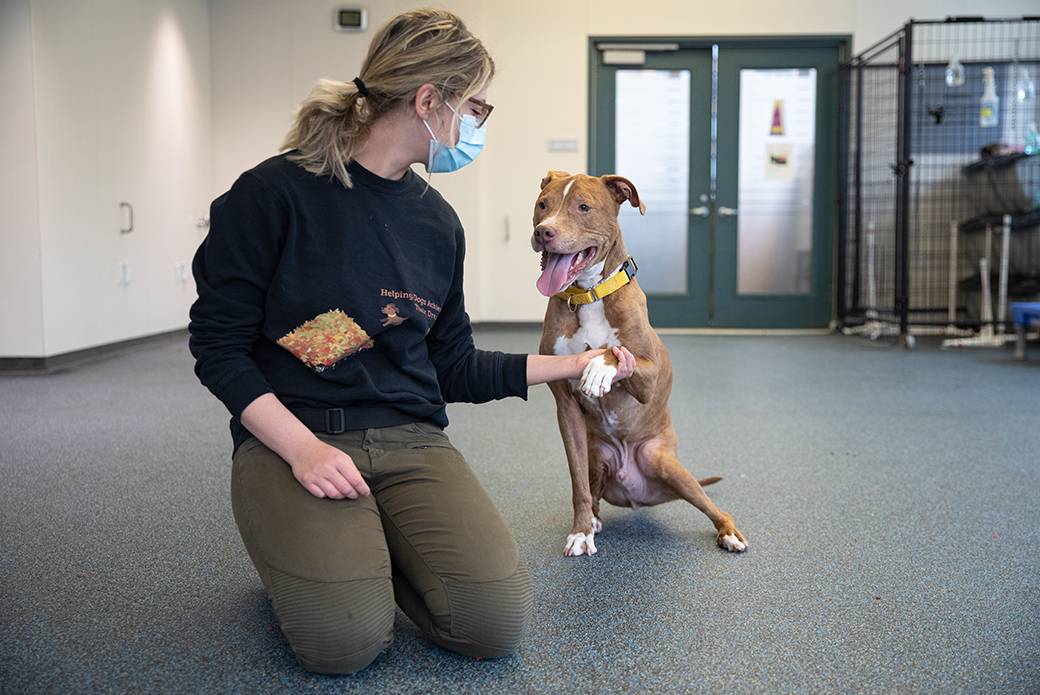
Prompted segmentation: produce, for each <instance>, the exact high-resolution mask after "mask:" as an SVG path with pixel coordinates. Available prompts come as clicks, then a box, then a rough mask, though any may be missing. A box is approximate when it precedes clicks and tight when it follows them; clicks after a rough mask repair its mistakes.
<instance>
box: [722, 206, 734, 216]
mask: <svg viewBox="0 0 1040 695" xmlns="http://www.w3.org/2000/svg"><path fill="white" fill-rule="evenodd" d="M736 216H737V209H736V208H725V207H721V206H720V207H719V217H736Z"/></svg>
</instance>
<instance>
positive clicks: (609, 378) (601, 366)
mask: <svg viewBox="0 0 1040 695" xmlns="http://www.w3.org/2000/svg"><path fill="white" fill-rule="evenodd" d="M615 376H617V367H611V366H609V365H608V364H607V361H606V359H604V357H603V355H600V356H599V357H593V358H592V359H591V360H589V363H588V364H587V365H585V371H584V372H583V373H582V375H581V384H580V385H579V388H581V392H582V393H584V394H585V395H586V396H588V397H589V398H599V397H601V396H602V395H603V394H605V393H607V392H609V391H610V384H611V383H612V382H613V381H614V377H615Z"/></svg>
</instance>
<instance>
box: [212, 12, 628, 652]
mask: <svg viewBox="0 0 1040 695" xmlns="http://www.w3.org/2000/svg"><path fill="white" fill-rule="evenodd" d="M493 72H494V66H493V63H492V60H491V58H490V56H489V54H488V52H487V50H486V49H485V47H484V46H483V45H482V44H481V42H480V41H479V40H478V39H476V38H475V37H474V36H473V35H472V34H470V33H469V32H468V31H467V29H466V27H465V26H464V24H463V23H462V21H461V20H460V19H459V18H458V17H456V16H455V15H453V14H451V13H448V12H444V11H438V10H417V11H414V12H407V13H404V14H402V15H399V16H397V17H395V18H393V19H391V20H390V21H389V22H388V23H387V24H386V25H384V26H383V27H382V28H381V29H380V30H379V32H378V33H377V34H376V36H375V37H374V38H373V41H372V45H371V47H370V49H369V52H368V56H367V57H366V59H365V61H364V63H363V65H362V68H361V74H360V76H359V77H358V78H357V79H355V80H354V81H353V82H350V83H338V82H328V81H323V82H321V83H320V84H319V85H318V86H317V87H316V88H315V90H314V91H313V92H312V94H311V95H310V97H309V98H308V99H307V100H306V101H305V102H304V104H303V105H302V106H301V108H300V110H299V112H298V114H297V118H296V122H295V125H294V126H293V128H292V130H291V131H290V132H289V135H288V137H287V138H286V141H285V143H284V145H283V150H288V152H287V153H285V154H282V155H280V156H277V157H274V158H272V159H270V160H268V161H266V162H263V163H262V164H260V165H259V166H257V167H256V168H254V169H252V170H250V171H247V172H246V173H244V174H243V175H242V176H241V177H240V178H239V179H238V181H236V182H235V184H234V185H233V186H232V188H231V189H230V190H229V191H228V192H227V193H226V194H224V195H223V196H221V197H220V198H218V199H217V200H216V201H214V203H213V206H212V210H211V216H210V217H211V223H212V227H211V231H210V234H209V236H208V238H207V239H206V240H205V242H204V243H203V244H202V246H201V247H200V248H199V251H198V253H197V255H196V258H195V263H194V272H195V278H196V281H197V285H198V292H199V298H198V301H197V302H196V303H195V304H194V306H193V307H192V312H191V334H192V337H191V349H192V353H193V354H194V355H195V357H196V360H197V363H196V373H197V374H198V375H199V378H200V380H201V381H202V382H203V383H204V384H205V385H206V386H207V387H208V388H210V389H211V390H212V391H213V393H214V394H215V395H216V396H217V397H218V398H220V399H221V400H222V401H223V402H224V403H225V405H226V406H227V407H228V409H229V410H230V411H231V414H232V421H231V430H232V435H233V439H234V446H235V453H234V457H233V467H232V505H233V509H234V515H235V521H236V523H237V525H238V528H239V531H240V532H241V535H242V539H243V541H244V543H245V546H246V549H247V550H248V552H249V556H250V558H251V559H252V561H253V563H254V565H255V566H256V569H257V572H258V573H259V575H260V578H261V580H262V581H263V584H264V587H265V588H266V590H267V592H268V595H269V596H270V598H271V602H272V605H273V608H274V611H275V614H276V616H277V618H278V621H279V624H280V626H281V629H282V631H283V632H284V633H285V636H286V638H287V639H288V641H289V644H290V645H291V646H292V648H293V650H294V652H295V654H296V658H297V660H298V661H299V662H300V664H302V665H303V666H304V667H305V668H307V669H310V670H312V671H316V672H322V673H353V672H355V671H358V670H360V669H362V668H364V667H365V666H367V665H368V664H369V663H371V662H372V660H373V659H375V657H376V656H377V655H378V654H379V653H380V652H381V651H382V650H383V649H385V648H386V647H387V646H388V645H389V644H390V643H391V641H392V639H393V621H394V604H395V601H396V603H397V605H399V606H400V607H401V608H402V610H403V611H404V612H405V613H406V614H407V615H408V616H409V618H411V619H412V620H413V621H414V622H415V623H416V624H417V625H418V626H419V627H420V628H421V629H422V630H423V632H424V633H425V634H426V636H427V637H428V639H429V640H430V641H431V642H433V643H435V644H437V645H440V646H441V647H444V648H446V649H450V650H453V651H455V652H458V653H461V654H465V655H469V656H473V657H483V658H493V657H498V656H502V655H505V654H508V653H510V652H512V651H513V650H514V649H515V648H516V647H517V645H518V644H519V642H520V640H521V638H522V636H523V634H524V632H525V630H526V628H527V625H528V622H529V620H530V617H531V609H532V602H533V596H532V592H531V586H530V580H529V577H528V574H527V571H526V569H525V568H524V566H523V563H522V561H521V560H520V557H519V554H518V551H517V547H516V543H515V541H514V540H513V538H512V535H511V534H510V532H509V530H508V529H507V528H506V526H505V524H504V522H503V520H502V518H501V516H500V515H499V513H498V511H497V510H496V509H495V507H494V505H493V504H492V502H491V500H490V499H489V497H488V495H487V494H486V493H485V491H484V490H483V488H482V487H481V485H480V483H479V482H478V481H477V479H476V478H475V476H474V475H473V473H472V472H471V470H470V468H469V466H468V465H467V464H466V462H465V460H464V459H463V458H462V456H461V455H460V454H459V452H457V451H456V450H455V449H454V448H453V447H452V446H451V443H450V442H449V441H448V438H447V437H446V436H445V434H444V433H443V431H442V429H443V427H444V426H445V425H446V424H447V418H446V416H445V403H446V402H451V401H468V402H475V403H479V402H484V401H488V400H491V399H497V398H504V397H507V396H520V397H523V398H526V395H527V387H528V386H529V385H531V384H536V383H543V382H546V381H552V380H556V379H563V378H578V377H580V376H581V374H582V372H583V370H584V367H585V365H586V364H587V363H588V361H589V360H590V359H591V358H592V357H594V356H596V355H598V354H600V353H601V352H602V351H591V352H587V353H584V354H582V355H577V356H569V357H549V356H527V355H508V354H503V353H497V352H494V353H493V352H486V351H481V350H476V349H475V348H474V345H473V340H472V336H471V329H470V324H469V318H468V317H467V315H466V313H465V308H464V302H463V295H462V286H463V282H462V269H463V255H464V237H463V230H462V227H461V224H460V222H459V219H458V217H457V216H456V215H455V213H454V211H453V210H452V209H451V207H450V206H449V205H448V204H447V203H446V202H445V201H444V199H443V198H441V196H440V195H439V194H438V193H437V192H436V191H435V190H433V189H432V188H430V187H429V185H428V183H427V182H425V181H423V180H422V178H421V177H419V176H417V175H416V174H415V173H414V172H412V170H411V169H410V166H411V165H412V164H414V163H423V164H426V166H427V170H428V171H429V172H431V173H434V172H442V171H450V170H454V169H456V168H458V167H459V166H463V165H465V164H466V163H467V162H468V161H470V160H471V159H472V157H474V156H476V153H477V152H479V150H480V148H481V146H482V144H483V135H484V128H485V121H486V120H487V117H488V115H489V114H490V113H491V108H492V107H491V106H490V105H489V104H488V103H487V100H486V97H487V88H488V83H489V82H490V80H491V77H492V75H493ZM614 350H615V354H616V355H617V356H618V359H619V361H620V365H619V370H618V376H617V377H616V378H625V377H627V376H630V375H631V373H632V369H633V366H634V360H633V358H632V356H631V355H630V354H629V353H628V352H627V351H625V350H623V349H620V348H615V349H614Z"/></svg>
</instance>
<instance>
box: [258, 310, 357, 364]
mask: <svg viewBox="0 0 1040 695" xmlns="http://www.w3.org/2000/svg"><path fill="white" fill-rule="evenodd" d="M278 344H279V345H281V346H282V347H283V348H285V349H286V350H288V351H289V352H291V353H292V354H294V355H296V357H298V358H299V359H300V360H301V361H302V362H303V363H304V364H306V365H307V366H308V367H310V368H311V369H313V370H314V371H316V372H320V371H322V370H324V369H325V368H326V367H331V366H332V365H334V364H335V363H336V362H339V361H340V360H341V359H343V358H344V357H349V356H350V355H353V354H355V353H357V352H360V351H361V350H367V349H368V348H370V347H372V346H373V345H374V344H375V342H374V341H373V340H372V339H371V338H370V337H368V333H365V329H363V328H362V327H361V326H359V325H357V324H356V323H355V322H354V319H352V318H350V317H349V316H347V315H346V314H344V313H343V312H342V311H340V310H339V309H333V310H332V311H326V312H325V313H324V314H321V315H320V316H316V317H314V318H313V319H311V320H310V321H308V322H307V323H305V324H303V325H302V326H300V327H299V328H296V329H294V330H292V331H291V332H289V333H287V334H286V335H284V336H282V337H281V338H280V339H279V340H278Z"/></svg>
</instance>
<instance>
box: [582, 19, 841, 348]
mask: <svg viewBox="0 0 1040 695" xmlns="http://www.w3.org/2000/svg"><path fill="white" fill-rule="evenodd" d="M843 41H844V39H842V38H814V39H810V40H805V39H802V40H779V39H778V40H757V41H755V42H754V43H752V42H750V41H738V40H730V41H729V42H728V43H727V42H723V41H675V42H672V43H669V42H668V41H666V40H659V39H655V40H654V41H653V42H652V43H648V42H645V41H644V42H635V41H634V40H632V39H626V40H624V41H622V42H620V43H619V42H617V41H611V40H607V39H595V40H593V41H592V42H591V45H590V59H591V61H590V65H592V66H593V67H592V69H593V71H594V75H593V76H592V80H591V86H592V89H593V95H592V99H591V100H590V129H591V131H592V137H591V141H592V142H593V143H594V147H593V150H592V152H591V153H590V160H591V161H590V168H589V169H590V172H591V173H593V174H594V175H597V176H599V175H604V174H617V175H620V176H624V177H626V178H628V179H629V180H631V181H632V183H633V185H635V187H636V189H637V190H638V191H639V194H640V198H641V199H642V201H643V202H644V203H645V204H646V208H647V209H646V215H645V216H640V215H639V213H638V211H637V210H635V209H633V208H631V207H629V206H625V207H624V208H623V210H622V213H621V225H622V229H623V230H624V232H625V242H626V245H627V247H628V250H629V254H630V255H632V256H633V258H634V259H635V260H636V263H637V264H638V265H639V275H638V277H639V281H640V285H641V286H642V288H643V290H644V291H645V292H646V293H647V298H648V306H649V311H650V320H651V323H652V324H653V325H654V326H656V327H659V328H666V327H719V328H809V327H822V326H826V325H827V324H828V322H829V321H830V319H831V315H832V306H833V296H832V295H833V280H832V275H833V264H834V261H833V253H834V239H835V237H836V234H835V219H836V196H837V183H838V182H837V132H838V63H839V54H840V51H841V48H842V45H843Z"/></svg>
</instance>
